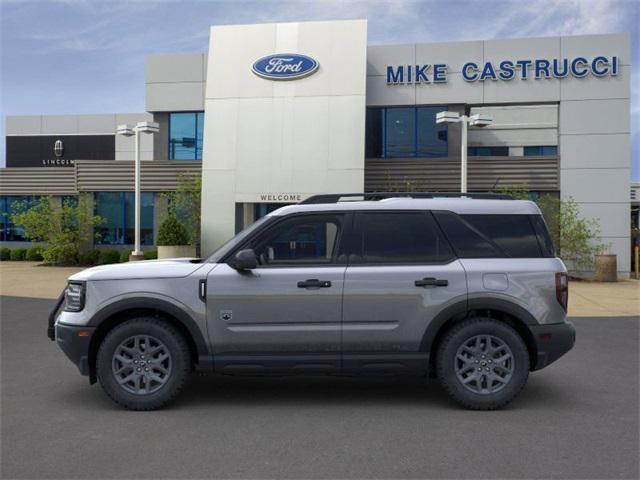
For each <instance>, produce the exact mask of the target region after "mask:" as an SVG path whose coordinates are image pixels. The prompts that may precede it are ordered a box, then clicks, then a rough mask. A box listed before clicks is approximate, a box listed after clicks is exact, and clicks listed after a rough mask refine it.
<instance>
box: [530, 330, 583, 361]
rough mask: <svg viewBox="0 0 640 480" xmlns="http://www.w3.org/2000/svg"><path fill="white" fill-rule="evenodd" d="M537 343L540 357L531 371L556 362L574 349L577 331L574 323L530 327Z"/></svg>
mask: <svg viewBox="0 0 640 480" xmlns="http://www.w3.org/2000/svg"><path fill="white" fill-rule="evenodd" d="M529 328H530V329H531V333H532V334H533V338H534V341H535V343H536V349H537V352H538V357H537V358H536V362H535V365H534V366H533V368H532V369H531V370H540V369H541V368H544V367H546V366H547V365H549V364H551V363H553V362H555V361H556V360H557V359H559V358H560V357H561V356H562V355H564V354H565V353H567V352H568V351H569V350H571V349H572V348H573V345H574V344H575V342H576V329H575V327H574V326H573V323H571V322H566V323H555V324H551V325H535V326H529Z"/></svg>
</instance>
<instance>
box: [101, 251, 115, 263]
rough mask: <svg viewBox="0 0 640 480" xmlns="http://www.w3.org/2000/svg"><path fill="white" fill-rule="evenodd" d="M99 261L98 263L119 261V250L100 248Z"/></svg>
mask: <svg viewBox="0 0 640 480" xmlns="http://www.w3.org/2000/svg"><path fill="white" fill-rule="evenodd" d="M99 263H100V265H107V264H109V263H120V252H119V251H118V250H101V251H100V261H99Z"/></svg>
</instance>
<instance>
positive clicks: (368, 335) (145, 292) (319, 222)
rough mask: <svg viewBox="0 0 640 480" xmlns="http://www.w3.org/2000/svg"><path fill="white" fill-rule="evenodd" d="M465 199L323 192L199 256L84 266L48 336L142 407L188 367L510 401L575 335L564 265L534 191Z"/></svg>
mask: <svg viewBox="0 0 640 480" xmlns="http://www.w3.org/2000/svg"><path fill="white" fill-rule="evenodd" d="M456 197H460V196H459V195H458V196H455V195H446V194H424V193H423V194H414V193H412V194H401V193H393V194H365V195H363V194H359V197H358V196H356V194H342V195H321V196H316V197H312V198H310V199H308V200H306V201H304V202H302V203H301V204H298V205H291V206H286V207H283V208H280V209H279V210H276V211H274V212H272V213H271V214H269V215H267V216H266V217H264V218H262V219H260V220H258V221H257V222H255V223H254V224H252V225H251V226H250V227H248V228H247V229H245V230H244V231H242V232H241V233H239V234H238V235H236V237H234V238H233V239H232V240H230V241H229V242H228V243H226V244H225V245H223V246H222V247H221V248H219V249H218V250H217V251H216V252H214V253H213V254H212V255H211V256H210V257H209V258H206V259H175V260H165V261H146V262H134V263H126V264H120V265H109V266H101V267H95V268H90V269H87V270H84V271H82V272H80V273H77V274H75V275H73V276H71V277H70V278H69V282H68V285H67V287H66V289H65V290H64V292H63V294H62V295H61V296H60V299H59V301H58V304H57V305H56V308H55V309H54V311H53V312H52V313H51V316H50V318H49V331H48V335H49V337H50V338H51V339H52V340H56V341H57V343H58V345H59V346H60V348H61V349H62V350H63V351H64V352H65V353H66V355H67V356H68V357H69V358H70V359H71V360H72V361H73V363H75V364H76V365H77V366H78V368H79V370H80V373H81V374H83V375H87V376H89V379H90V382H91V383H95V382H96V381H99V382H100V384H101V385H102V388H103V389H104V391H105V392H106V393H107V395H109V397H111V398H112V399H113V400H114V401H115V402H117V403H118V404H120V405H122V406H124V407H126V408H130V409H134V410H152V409H156V408H159V407H162V406H163V405H165V404H166V403H167V402H169V401H170V400H171V399H173V398H174V397H175V396H176V395H177V394H178V393H179V391H180V390H181V389H182V388H183V387H184V385H185V382H186V381H187V379H188V377H189V375H190V373H191V372H193V371H197V372H209V373H216V374H223V375H265V374H276V375H287V374H293V375H308V374H341V375H351V374H362V373H366V374H384V375H389V374H412V375H422V376H426V375H434V376H437V377H438V379H439V380H440V383H441V384H442V386H443V387H444V389H445V390H446V391H447V392H448V393H449V394H450V396H451V397H452V398H453V399H454V400H456V401H457V402H459V403H460V404H462V405H463V406H464V407H467V408H470V409H477V410H490V409H496V408H500V407H502V406H504V405H506V404H507V403H509V402H510V401H511V400H513V399H514V398H515V397H516V396H517V395H518V393H519V392H520V391H521V390H522V388H523V387H524V385H525V383H526V381H527V378H528V375H529V372H530V371H533V370H538V369H541V368H543V367H545V366H547V365H549V364H550V363H551V362H553V361H555V360H556V359H558V358H559V357H560V356H562V355H563V354H564V353H566V352H567V351H568V350H569V349H571V347H572V346H573V344H574V341H575V330H574V327H573V325H572V324H571V323H570V322H568V321H567V298H568V288H567V287H568V284H567V273H566V268H565V266H564V264H563V263H562V261H561V260H560V259H559V258H557V257H556V256H555V254H554V251H553V246H552V243H551V240H550V238H549V234H548V232H547V229H546V227H545V224H544V221H543V219H542V216H541V214H540V211H539V210H538V208H537V206H536V205H535V204H534V203H532V202H529V201H520V200H512V199H508V198H504V197H503V196H495V195H493V196H492V195H488V194H483V195H481V194H476V195H467V196H465V197H462V198H456ZM63 304H64V308H63V309H62V311H61V312H60V313H59V314H58V310H59V309H60V307H61V306H62V305H63Z"/></svg>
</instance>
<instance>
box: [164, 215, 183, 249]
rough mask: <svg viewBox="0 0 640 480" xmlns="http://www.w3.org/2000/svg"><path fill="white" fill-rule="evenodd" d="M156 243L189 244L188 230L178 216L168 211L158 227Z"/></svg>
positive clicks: (169, 244)
mask: <svg viewBox="0 0 640 480" xmlns="http://www.w3.org/2000/svg"><path fill="white" fill-rule="evenodd" d="M158 245H166V246H172V245H189V232H187V227H185V226H184V225H183V224H182V223H181V222H180V220H178V217H177V216H176V215H175V214H173V213H170V214H169V215H167V218H165V219H164V221H163V222H162V223H161V224H160V228H159V229H158Z"/></svg>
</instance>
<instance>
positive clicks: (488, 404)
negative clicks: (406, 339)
mask: <svg viewBox="0 0 640 480" xmlns="http://www.w3.org/2000/svg"><path fill="white" fill-rule="evenodd" d="M436 371H437V375H438V379H439V380H440V383H441V384H442V386H443V387H444V389H445V390H446V391H447V393H449V395H450V396H451V397H452V398H453V399H454V400H456V401H457V402H458V403H460V404H461V405H463V406H464V407H465V408H469V409H472V410H495V409H498V408H502V407H504V406H505V405H507V404H508V403H509V402H511V401H512V400H513V399H514V398H515V397H516V396H517V395H518V394H519V393H520V391H521V390H522V388H523V387H524V385H525V384H526V383H527V378H528V377H529V352H528V350H527V347H526V345H525V344H524V342H523V341H522V338H521V337H520V335H519V334H518V332H516V331H515V330H514V329H513V328H512V327H510V326H509V325H507V324H505V323H503V322H500V321H498V320H494V319H491V318H471V319H468V320H465V321H463V322H461V323H459V324H457V325H455V326H454V327H453V328H451V329H450V330H449V331H448V332H447V333H446V334H445V336H444V338H443V340H442V343H441V344H440V347H439V349H438V352H437V357H436Z"/></svg>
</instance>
